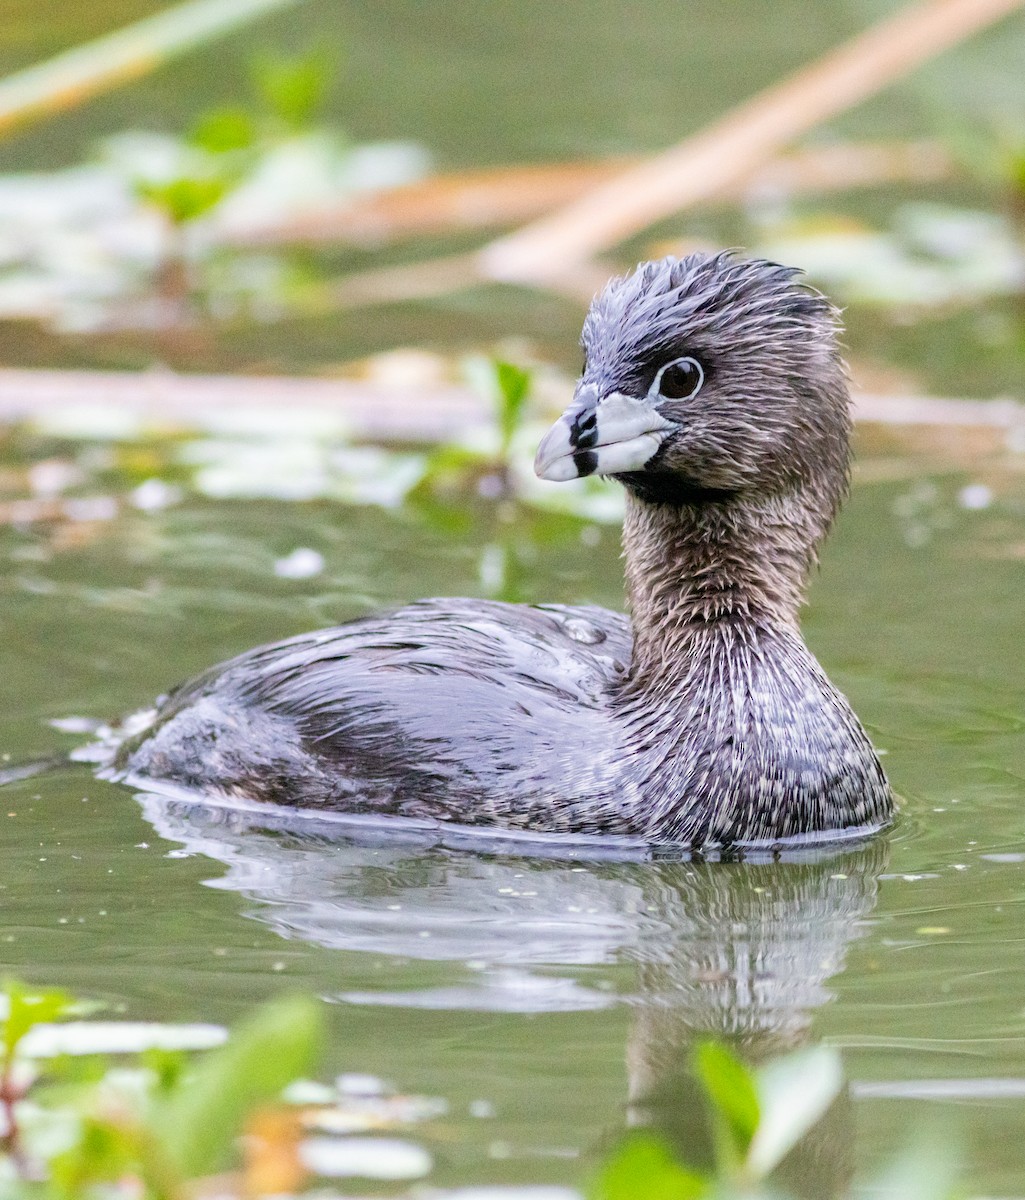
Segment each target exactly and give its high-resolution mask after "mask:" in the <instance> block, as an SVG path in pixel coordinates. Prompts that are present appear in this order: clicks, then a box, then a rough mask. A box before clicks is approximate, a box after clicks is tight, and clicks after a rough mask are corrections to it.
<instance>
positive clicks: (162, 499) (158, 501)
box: [128, 479, 182, 512]
mask: <svg viewBox="0 0 1025 1200" xmlns="http://www.w3.org/2000/svg"><path fill="white" fill-rule="evenodd" d="M128 499H129V500H130V501H131V503H132V505H133V506H134V507H135V508H138V509H141V511H142V512H159V511H160V509H162V508H169V507H170V506H171V505H172V504H178V503H179V502H180V501H181V499H182V490H181V488H179V487H175V486H174V484H171V483H165V482H164V481H163V480H162V479H147V480H145V481H144V482H143V483H140V484H139V486H138V487H137V488H136V489H135V490H134V491H133V492H132V493H131V494H130V495H129V497H128Z"/></svg>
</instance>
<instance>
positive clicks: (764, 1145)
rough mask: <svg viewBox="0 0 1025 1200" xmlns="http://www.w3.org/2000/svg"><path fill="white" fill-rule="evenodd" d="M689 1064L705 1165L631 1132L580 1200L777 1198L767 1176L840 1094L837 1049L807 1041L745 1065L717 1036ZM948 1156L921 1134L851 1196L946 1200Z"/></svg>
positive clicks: (950, 1172)
mask: <svg viewBox="0 0 1025 1200" xmlns="http://www.w3.org/2000/svg"><path fill="white" fill-rule="evenodd" d="M692 1068H693V1072H694V1076H695V1078H696V1079H697V1081H698V1083H699V1084H700V1086H701V1091H702V1093H703V1095H704V1099H705V1104H706V1106H707V1108H708V1112H709V1116H710V1118H711V1122H712V1128H713V1132H714V1135H715V1166H714V1169H713V1170H712V1171H699V1170H697V1169H695V1168H693V1167H691V1166H689V1165H688V1164H686V1163H685V1162H681V1161H680V1160H679V1159H678V1158H677V1157H676V1155H675V1154H674V1153H673V1151H672V1150H671V1148H670V1147H669V1145H668V1144H667V1143H666V1142H665V1141H663V1140H662V1139H661V1138H660V1137H659V1136H657V1135H656V1134H654V1133H649V1132H634V1133H631V1134H630V1135H629V1136H628V1137H627V1138H626V1139H625V1140H624V1141H623V1142H622V1143H621V1144H620V1146H619V1148H618V1149H617V1150H616V1151H615V1152H614V1153H613V1154H612V1155H611V1156H610V1157H609V1158H608V1159H607V1160H606V1161H605V1163H604V1164H603V1166H602V1167H601V1169H600V1170H599V1172H598V1175H597V1177H596V1179H595V1180H594V1182H593V1184H592V1187H591V1189H590V1192H589V1200H701V1198H703V1197H709V1198H711V1197H715V1198H716V1200H742V1198H745V1200H754V1198H756V1197H764V1198H768V1197H769V1196H772V1197H773V1198H774V1200H785V1196H784V1194H783V1193H781V1192H780V1191H779V1190H778V1188H776V1187H773V1186H772V1183H771V1178H770V1177H771V1175H772V1173H773V1171H774V1170H775V1169H776V1167H778V1166H779V1164H780V1163H781V1162H782V1161H783V1159H784V1158H785V1157H786V1156H787V1155H788V1154H789V1153H790V1152H791V1151H792V1150H794V1149H795V1148H796V1147H797V1145H798V1144H799V1143H800V1141H801V1140H802V1138H804V1137H805V1135H806V1134H807V1133H808V1132H809V1131H810V1130H811V1129H812V1128H813V1127H814V1126H815V1125H816V1124H817V1123H818V1121H819V1120H821V1118H822V1117H823V1116H824V1115H825V1114H826V1112H827V1111H828V1110H829V1108H830V1107H831V1106H832V1104H833V1102H834V1101H835V1100H836V1098H837V1096H838V1095H839V1094H840V1091H841V1089H842V1086H843V1075H842V1070H841V1065H840V1057H839V1055H838V1054H837V1053H836V1051H835V1050H833V1049H831V1048H829V1047H826V1046H815V1047H811V1048H809V1049H807V1050H799V1051H797V1052H796V1053H794V1054H790V1055H787V1056H786V1057H784V1058H779V1059H774V1060H772V1061H771V1062H768V1063H766V1064H765V1065H764V1066H762V1067H759V1068H754V1069H753V1068H751V1067H748V1066H747V1065H746V1064H745V1063H743V1062H742V1061H741V1060H740V1059H739V1058H738V1057H737V1056H736V1055H735V1054H734V1053H733V1052H732V1051H731V1050H729V1049H728V1048H727V1047H726V1046H724V1045H722V1044H721V1043H719V1042H704V1043H702V1044H701V1045H699V1046H698V1047H697V1049H696V1050H695V1052H694V1056H693V1060H692ZM955 1158H956V1155H955V1153H954V1152H953V1151H952V1150H951V1142H950V1140H949V1139H946V1142H945V1144H941V1143H940V1142H938V1141H937V1139H935V1138H930V1139H925V1140H923V1141H921V1142H920V1143H918V1144H916V1146H915V1147H913V1148H912V1149H911V1150H910V1151H909V1152H908V1153H907V1154H905V1155H904V1156H902V1157H901V1158H900V1159H898V1160H897V1162H896V1163H895V1164H894V1165H893V1166H892V1167H891V1168H890V1169H889V1170H887V1171H886V1172H884V1174H883V1175H881V1176H880V1177H879V1178H878V1179H876V1180H874V1181H872V1183H871V1185H870V1186H867V1187H865V1188H864V1189H862V1188H857V1189H855V1191H854V1192H852V1193H851V1196H852V1197H854V1196H858V1197H860V1196H862V1195H864V1196H865V1197H866V1200H867V1197H869V1196H871V1197H879V1198H881V1200H947V1198H949V1197H950V1196H951V1188H952V1184H953V1180H954V1178H955V1174H956V1170H955V1166H956V1163H955Z"/></svg>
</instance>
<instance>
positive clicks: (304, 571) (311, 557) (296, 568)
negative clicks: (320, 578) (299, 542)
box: [274, 546, 325, 579]
mask: <svg viewBox="0 0 1025 1200" xmlns="http://www.w3.org/2000/svg"><path fill="white" fill-rule="evenodd" d="M324 565H325V564H324V556H323V554H321V553H320V552H319V551H317V550H311V549H310V548H309V546H299V547H298V548H297V549H295V550H293V551H292V553H291V554H286V555H285V557H284V558H279V559H277V560H275V563H274V574H275V575H277V576H278V578H279V579H312V578H313V577H314V576H315V575H319V574H320V573H321V572H322V571H323V570H324Z"/></svg>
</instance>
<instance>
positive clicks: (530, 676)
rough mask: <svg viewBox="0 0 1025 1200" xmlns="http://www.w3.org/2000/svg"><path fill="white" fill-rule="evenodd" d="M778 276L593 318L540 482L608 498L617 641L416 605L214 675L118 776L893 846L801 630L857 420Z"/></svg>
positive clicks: (627, 296)
mask: <svg viewBox="0 0 1025 1200" xmlns="http://www.w3.org/2000/svg"><path fill="white" fill-rule="evenodd" d="M795 276H796V272H794V271H792V270H790V269H788V268H785V267H780V266H777V265H775V264H772V263H766V262H760V261H747V260H742V259H739V258H736V257H734V256H732V255H729V254H720V255H716V256H706V255H691V256H690V257H688V258H685V259H680V260H677V259H665V260H663V261H661V262H657V263H647V264H644V265H643V266H642V267H640V268H639V269H638V270H637V271H636V272H634V273H633V274H632V275H629V276H627V277H625V278H623V279H618V280H614V281H613V282H612V283H611V284H610V285H609V286H608V287H607V288H606V289H605V291H604V292H603V293H602V294H601V295H600V296H599V297H598V298H597V299H596V300H595V302H594V304H593V305H592V307H591V310H590V312H589V314H588V316H587V320H586V322H585V324H584V333H583V342H584V348H585V351H586V363H585V368H584V373H583V376H582V379H581V381H580V385H579V387H578V389H577V396H576V400H575V403H574V406H573V407H571V409H569V410H568V411H567V413H566V414H565V415H564V416H563V417H562V418H561V419H560V421H559V422H558V423H557V424H556V426H555V427H553V429H552V431H551V432H550V433H549V434H548V435H547V437H546V438H545V441H544V442H543V443H542V446H541V448H540V450H539V452H538V471H539V473H540V474H543V475H548V476H549V477H551V478H557V479H563V478H570V477H572V476H573V475H575V474H589V473H591V472H595V471H596V472H598V473H601V474H610V473H611V474H615V475H616V477H617V478H619V479H620V480H621V482H622V483H623V484H624V485H625V487H626V489H627V496H628V507H627V518H626V523H625V527H624V551H625V557H626V578H627V589H628V593H629V601H630V610H631V614H632V630H631V624H630V623H628V621H627V620H626V618H624V617H622V616H620V615H619V614H616V613H611V612H607V611H604V610H601V609H595V608H565V607H560V606H541V607H532V606H522V605H506V604H498V603H489V602H485V601H478V600H428V601H421V602H420V603H418V604H413V605H410V606H409V607H407V608H404V609H401V610H399V611H398V612H395V613H392V614H390V615H387V616H379V617H369V618H365V619H362V620H359V621H354V622H352V623H350V624H348V625H344V626H341V627H339V628H336V629H329V630H325V631H323V632H321V633H316V634H311V635H308V636H305V637H300V638H294V639H292V640H291V641H288V642H282V643H279V644H277V645H273V646H267V647H263V648H261V649H258V650H254V651H251V652H249V653H248V654H244V655H242V656H241V657H239V658H237V659H234V660H232V661H231V662H230V663H227V664H223V665H222V666H219V667H216V668H214V669H213V670H211V671H209V672H207V673H206V674H205V675H203V676H201V677H200V678H198V679H196V680H194V681H192V682H191V683H188V684H186V685H184V686H183V687H182V688H180V689H178V691H177V692H175V693H174V694H173V695H172V696H171V697H170V698H169V699H168V700H167V701H166V702H165V703H164V704H163V705H162V706H161V707H160V708H159V709H158V711H157V713H156V715H155V718H154V720H153V722H152V723H151V724H150V725H149V727H148V728H147V729H146V730H144V731H143V733H141V734H139V735H136V736H135V737H133V738H132V739H131V740H128V741H126V742H125V743H124V744H123V745H122V746H121V747H120V749H119V751H118V753H117V757H116V760H115V762H114V764H113V767H112V770H113V772H114V773H115V774H119V775H121V776H128V777H130V778H132V779H133V780H136V781H139V782H144V783H145V784H147V785H148V786H151V787H152V786H159V785H160V784H161V783H164V784H170V785H174V786H175V787H178V788H181V787H185V788H189V789H192V790H197V791H202V792H204V793H207V794H210V793H216V794H219V795H224V796H228V797H239V798H245V799H251V800H258V801H270V802H275V803H279V804H287V805H301V806H312V807H321V808H331V809H344V810H347V811H354V812H373V813H390V814H401V815H406V816H416V817H433V818H437V819H441V820H446V821H455V822H460V823H463V824H499V825H505V826H513V827H520V828H529V829H537V830H548V831H584V832H605V833H611V832H615V833H627V834H639V835H641V836H644V837H647V838H650V839H652V840H655V841H671V842H683V843H689V844H697V845H723V844H725V845H736V844H744V843H751V842H769V843H773V842H778V841H784V840H789V839H793V838H798V839H800V838H803V837H807V836H815V835H820V836H821V835H829V834H841V833H847V834H850V833H853V832H855V831H861V832H865V831H869V830H871V829H874V828H878V827H879V826H881V825H883V824H885V823H886V821H888V820H889V817H890V812H891V799H890V792H889V788H888V786H887V783H886V779H885V777H884V775H883V772H882V769H881V767H880V765H879V761H878V759H877V757H876V754H875V752H874V751H873V749H872V747H871V744H870V743H869V741H868V738H867V737H866V735H865V733H864V732H863V730H862V728H861V726H860V725H859V724H858V721H857V718H856V717H855V716H854V714H853V713H852V711H851V709H850V707H849V705H848V704H847V701H846V700H845V699H844V698H843V696H842V695H841V694H840V693H839V692H837V691H836V689H835V688H833V686H832V685H831V684H830V682H829V680H828V679H827V678H826V676H825V674H824V672H823V671H822V669H821V667H820V666H819V665H818V663H817V662H816V661H815V659H814V657H813V656H812V655H811V653H810V652H809V650H808V649H807V647H806V646H805V644H804V642H803V640H802V639H801V635H800V632H799V629H798V624H797V611H798V608H799V605H800V603H801V601H802V598H803V592H804V586H805V582H806V579H807V575H808V571H809V569H810V567H811V565H812V564H813V562H814V561H815V556H816V552H817V548H818V545H819V543H820V542H821V540H822V538H823V537H824V536H825V534H826V532H827V531H828V529H829V526H830V523H831V521H832V519H833V517H834V515H835V513H836V510H837V507H838V505H839V503H840V501H841V499H842V497H843V494H844V492H845V490H846V486H847V471H848V442H849V421H850V418H849V413H848V405H849V400H848V393H847V383H846V378H845V374H844V368H843V364H842V362H841V360H840V357H839V353H838V349H837V341H836V329H837V319H836V313H835V310H834V309H833V308H832V307H831V306H830V305H829V303H828V302H827V301H826V300H825V299H824V298H823V297H822V296H820V295H819V294H818V293H816V292H813V291H811V290H809V289H807V288H806V287H804V286H802V285H800V284H799V283H798V282H797V280H796V278H795ZM684 356H686V357H684ZM677 362H678V363H681V364H682V365H678V366H675V369H676V371H677V375H676V376H675V377H674V376H671V375H667V374H665V373H664V372H665V370H667V369H668V368H666V364H667V363H674V364H675V363H677ZM695 363H697V364H700V365H699V367H698V366H695V365H694V364H695ZM660 369H661V373H660ZM674 379H675V384H674V383H673V380H674ZM691 392H693V394H690V393H691Z"/></svg>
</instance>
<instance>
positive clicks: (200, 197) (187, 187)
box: [135, 174, 232, 225]
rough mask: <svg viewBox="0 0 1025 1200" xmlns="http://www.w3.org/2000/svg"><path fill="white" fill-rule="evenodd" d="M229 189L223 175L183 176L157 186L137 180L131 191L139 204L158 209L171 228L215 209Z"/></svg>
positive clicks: (226, 178)
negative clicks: (134, 193)
mask: <svg viewBox="0 0 1025 1200" xmlns="http://www.w3.org/2000/svg"><path fill="white" fill-rule="evenodd" d="M231 186H232V184H231V180H230V179H229V178H228V177H227V176H224V175H216V174H215V175H209V176H198V175H192V176H189V175H185V176H181V177H180V178H177V179H169V180H167V181H166V182H160V183H156V182H152V181H149V180H140V181H139V182H138V183H137V184H136V185H135V190H136V192H137V194H138V196H139V198H140V199H141V200H145V201H146V203H147V204H152V205H153V206H154V207H155V208H158V209H160V211H161V212H162V213H163V214H164V216H166V217H167V219H168V220H169V221H170V222H171V224H172V225H187V224H188V223H189V222H190V221H195V220H196V219H197V218H198V217H202V216H205V215H206V214H207V213H208V212H211V211H212V210H213V209H215V208H216V207H217V205H218V204H220V202H221V201H222V200H223V199H224V197H225V196H226V195H227V194H228V192H229V191H230V190H231Z"/></svg>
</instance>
